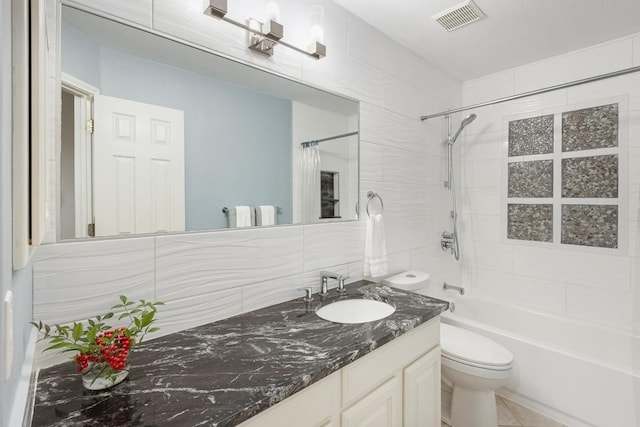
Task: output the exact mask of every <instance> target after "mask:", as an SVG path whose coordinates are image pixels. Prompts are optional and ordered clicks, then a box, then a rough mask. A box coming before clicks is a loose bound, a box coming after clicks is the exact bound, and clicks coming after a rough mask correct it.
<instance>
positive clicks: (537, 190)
mask: <svg viewBox="0 0 640 427" xmlns="http://www.w3.org/2000/svg"><path fill="white" fill-rule="evenodd" d="M508 174H509V177H508V179H509V197H553V160H540V161H533V162H513V163H509V171H508Z"/></svg>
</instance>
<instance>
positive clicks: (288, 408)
mask: <svg viewBox="0 0 640 427" xmlns="http://www.w3.org/2000/svg"><path fill="white" fill-rule="evenodd" d="M341 382H342V375H341V372H340V371H338V372H335V373H333V374H331V375H329V376H328V377H326V378H324V379H322V380H320V381H318V382H317V383H316V384H312V385H310V386H309V387H307V388H305V389H304V390H301V391H299V392H298V393H296V394H294V395H293V396H291V397H289V398H287V399H285V400H284V401H282V402H280V403H278V404H277V405H275V406H273V407H271V408H269V409H267V410H266V411H264V412H261V413H259V414H258V415H256V416H254V417H252V418H250V419H248V420H247V421H245V422H244V423H242V424H240V425H239V426H238V427H301V426H305V427H339V425H340V424H339V419H340V383H341Z"/></svg>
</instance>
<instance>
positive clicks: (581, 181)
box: [562, 155, 618, 198]
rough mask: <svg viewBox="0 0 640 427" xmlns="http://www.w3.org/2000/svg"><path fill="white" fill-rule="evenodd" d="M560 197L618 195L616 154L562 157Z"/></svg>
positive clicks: (604, 196)
mask: <svg viewBox="0 0 640 427" xmlns="http://www.w3.org/2000/svg"><path fill="white" fill-rule="evenodd" d="M562 197H576V198H586V197H590V198H616V197H618V156H617V155H610V156H593V157H574V158H570V159H563V160H562Z"/></svg>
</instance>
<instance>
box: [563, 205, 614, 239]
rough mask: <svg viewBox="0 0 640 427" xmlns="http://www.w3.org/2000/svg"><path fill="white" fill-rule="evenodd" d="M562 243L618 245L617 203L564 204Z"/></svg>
mask: <svg viewBox="0 0 640 427" xmlns="http://www.w3.org/2000/svg"><path fill="white" fill-rule="evenodd" d="M562 243H564V244H568V245H581V246H597V247H601V248H612V249H615V248H617V247H618V206H617V205H562Z"/></svg>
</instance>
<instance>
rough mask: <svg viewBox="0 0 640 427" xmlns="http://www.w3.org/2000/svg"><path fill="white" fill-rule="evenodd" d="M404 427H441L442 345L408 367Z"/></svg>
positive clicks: (405, 378) (405, 379)
mask: <svg viewBox="0 0 640 427" xmlns="http://www.w3.org/2000/svg"><path fill="white" fill-rule="evenodd" d="M403 402H404V426H405V427H440V425H441V421H440V346H438V347H436V348H434V349H433V350H431V351H430V352H428V353H427V354H425V355H424V356H422V357H421V358H419V359H418V360H416V361H415V362H413V363H412V364H411V365H409V366H407V367H406V368H405V370H404V399H403Z"/></svg>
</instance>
